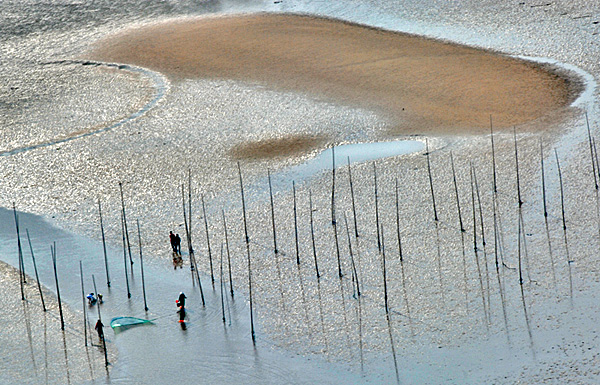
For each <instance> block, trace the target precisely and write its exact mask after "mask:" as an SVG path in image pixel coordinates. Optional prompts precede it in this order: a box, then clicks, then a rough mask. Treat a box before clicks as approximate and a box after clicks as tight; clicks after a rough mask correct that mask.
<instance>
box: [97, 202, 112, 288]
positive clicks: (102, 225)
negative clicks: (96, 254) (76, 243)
mask: <svg viewBox="0 0 600 385" xmlns="http://www.w3.org/2000/svg"><path fill="white" fill-rule="evenodd" d="M98 213H99V214H100V231H101V232H102V249H103V250H104V269H105V270H106V285H107V286H108V287H110V274H109V273H108V256H107V253H106V237H105V235H104V223H103V221H102V204H101V203H100V198H98Z"/></svg>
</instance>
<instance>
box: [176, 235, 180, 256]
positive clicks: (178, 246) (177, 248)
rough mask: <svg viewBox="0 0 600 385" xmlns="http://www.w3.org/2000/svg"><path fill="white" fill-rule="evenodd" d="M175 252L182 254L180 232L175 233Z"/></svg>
mask: <svg viewBox="0 0 600 385" xmlns="http://www.w3.org/2000/svg"><path fill="white" fill-rule="evenodd" d="M175 252H176V253H177V254H179V255H181V238H180V237H179V234H175Z"/></svg>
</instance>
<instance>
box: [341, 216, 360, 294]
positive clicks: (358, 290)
mask: <svg viewBox="0 0 600 385" xmlns="http://www.w3.org/2000/svg"><path fill="white" fill-rule="evenodd" d="M344 223H345V224H346V235H347V236H348V250H349V252H350V262H351V263H352V273H353V274H354V279H355V282H356V294H357V295H358V296H359V297H360V284H359V282H358V272H357V271H356V264H355V263H354V254H353V253H352V242H351V241H350V229H349V227H348V218H346V213H344Z"/></svg>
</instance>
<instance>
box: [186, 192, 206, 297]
mask: <svg viewBox="0 0 600 385" xmlns="http://www.w3.org/2000/svg"><path fill="white" fill-rule="evenodd" d="M181 198H182V201H183V202H182V207H183V223H184V226H185V234H186V238H187V242H188V252H189V255H190V270H191V272H192V282H193V279H194V273H195V274H196V280H197V281H198V288H199V289H200V298H201V299H202V307H205V306H206V301H205V300H204V290H203V288H202V281H201V280H200V272H199V270H200V268H199V267H198V263H197V262H196V256H195V253H194V247H193V246H192V233H191V229H190V227H189V224H188V219H187V218H188V217H187V214H186V210H185V192H184V188H183V184H182V185H181ZM190 198H191V196H190ZM189 207H191V206H189Z"/></svg>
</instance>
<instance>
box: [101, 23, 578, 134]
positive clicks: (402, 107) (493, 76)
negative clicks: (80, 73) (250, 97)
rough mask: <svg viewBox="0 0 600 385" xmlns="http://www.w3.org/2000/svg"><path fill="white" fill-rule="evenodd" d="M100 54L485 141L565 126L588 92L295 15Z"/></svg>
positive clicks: (132, 41)
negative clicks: (494, 132)
mask: <svg viewBox="0 0 600 385" xmlns="http://www.w3.org/2000/svg"><path fill="white" fill-rule="evenodd" d="M90 55H91V56H92V57H93V58H94V59H100V60H105V61H114V62H120V63H131V64H136V65H139V66H143V67H147V68H150V69H153V70H156V71H160V72H162V73H164V74H166V75H167V76H169V77H170V78H171V79H172V80H174V81H177V80H178V79H181V78H227V79H238V80H249V81H254V82H260V83H263V84H266V85H269V86H271V87H273V88H275V89H282V90H287V91H298V92H303V93H307V94H309V95H314V96H315V97H318V98H325V99H326V100H331V101H335V102H337V103H342V104H345V105H350V106H358V107H363V108H367V109H371V110H374V111H376V112H378V113H381V114H383V115H384V116H385V117H386V118H388V119H390V122H391V127H390V131H391V132H392V133H393V134H417V133H418V134H423V133H425V134H427V133H437V134H445V133H457V132H462V133H485V132H489V126H490V116H492V117H493V122H494V127H495V128H497V129H502V128H507V127H513V126H517V125H522V124H524V123H527V122H532V121H536V120H546V121H547V120H549V119H550V120H554V121H555V120H557V119H558V120H560V118H561V115H562V114H564V113H565V110H566V108H565V107H567V106H568V105H569V103H570V102H572V100H573V99H574V98H575V96H576V95H577V93H578V89H579V86H578V85H577V84H576V83H575V82H571V81H569V80H568V78H567V77H566V76H563V75H560V74H558V73H557V72H555V71H553V70H551V69H548V68H544V67H542V66H539V65H534V64H531V63H528V62H525V61H522V60H517V59H514V58H510V57H507V56H504V55H500V54H497V53H493V52H488V51H485V50H481V49H474V48H470V47H465V46H460V45H456V44H449V43H445V42H440V41H435V40H432V39H427V38H422V37H416V36H412V35H407V34H402V33H395V32H389V31H383V30H377V29H373V28H369V27H365V26H360V25H355V24H350V23H346V22H340V21H336V20H330V19H323V18H316V17H308V16H299V15H289V14H288V15H286V14H253V15H236V16H226V17H216V18H199V19H184V20H179V21H171V22H168V23H161V24H152V25H147V26H142V27H139V28H136V29H129V30H127V31H125V32H123V33H121V34H119V35H116V36H112V37H109V38H108V39H106V40H104V41H102V42H101V43H100V44H98V46H97V47H96V48H95V49H94V51H93V52H92V53H91V54H90ZM542 126H543V125H542V124H538V125H537V127H539V128H543V127H542ZM532 127H535V125H532ZM529 129H535V128H529Z"/></svg>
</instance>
